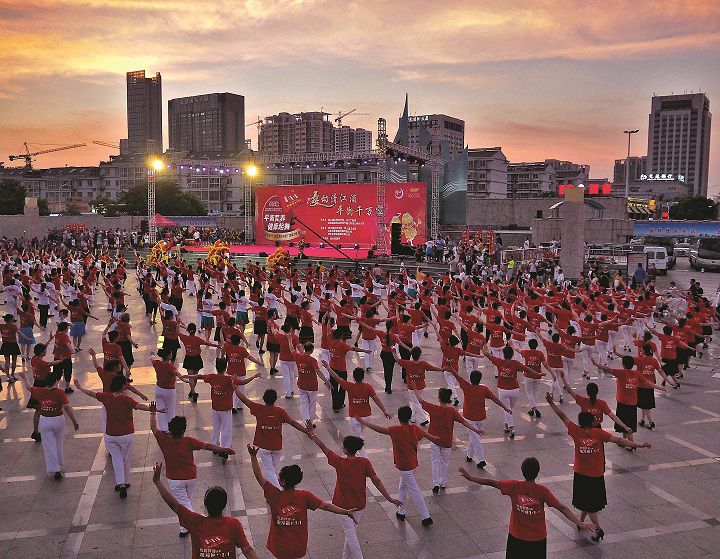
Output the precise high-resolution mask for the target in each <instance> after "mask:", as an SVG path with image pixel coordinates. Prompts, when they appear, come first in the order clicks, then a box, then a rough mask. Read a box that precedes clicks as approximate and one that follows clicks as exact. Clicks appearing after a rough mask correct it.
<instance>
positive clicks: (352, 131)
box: [332, 126, 372, 152]
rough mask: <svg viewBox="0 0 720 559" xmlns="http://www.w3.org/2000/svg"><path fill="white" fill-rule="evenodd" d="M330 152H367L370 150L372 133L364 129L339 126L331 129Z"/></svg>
mask: <svg viewBox="0 0 720 559" xmlns="http://www.w3.org/2000/svg"><path fill="white" fill-rule="evenodd" d="M332 137H333V143H332V150H333V151H334V152H339V151H369V150H371V149H372V132H370V130H365V129H364V128H350V127H349V126H341V127H340V128H333V131H332Z"/></svg>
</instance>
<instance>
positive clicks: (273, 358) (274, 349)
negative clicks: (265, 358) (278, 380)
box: [266, 309, 280, 375]
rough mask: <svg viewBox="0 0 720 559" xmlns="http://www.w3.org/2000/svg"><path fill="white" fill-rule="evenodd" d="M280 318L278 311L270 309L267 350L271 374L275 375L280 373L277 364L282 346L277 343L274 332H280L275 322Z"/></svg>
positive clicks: (268, 314) (267, 324)
mask: <svg viewBox="0 0 720 559" xmlns="http://www.w3.org/2000/svg"><path fill="white" fill-rule="evenodd" d="M277 318H278V313H277V310H276V309H269V310H268V313H267V322H266V327H267V350H268V353H269V354H270V374H271V375H274V374H275V373H277V372H278V369H277V366H276V365H277V362H278V358H279V357H280V344H279V343H278V342H277V339H276V338H275V334H274V332H275V331H277V330H279V328H278V327H277V325H276V324H275V321H276V320H277Z"/></svg>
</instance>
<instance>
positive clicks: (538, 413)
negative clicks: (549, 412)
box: [535, 409, 542, 417]
mask: <svg viewBox="0 0 720 559" xmlns="http://www.w3.org/2000/svg"><path fill="white" fill-rule="evenodd" d="M535 417H542V414H541V413H540V410H537V409H536V410H535Z"/></svg>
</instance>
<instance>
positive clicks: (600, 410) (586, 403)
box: [562, 376, 630, 432]
mask: <svg viewBox="0 0 720 559" xmlns="http://www.w3.org/2000/svg"><path fill="white" fill-rule="evenodd" d="M562 380H563V384H564V386H565V390H566V391H567V393H568V394H570V396H571V397H572V398H573V399H574V400H575V403H576V404H577V405H578V406H580V411H584V412H588V413H590V414H592V416H593V427H597V428H600V427H602V422H603V417H604V416H606V415H607V416H608V417H609V418H610V419H612V420H613V421H614V422H615V423H616V424H617V425H620V427H622V428H623V429H624V430H625V431H626V432H627V431H630V427H628V426H627V425H625V424H624V423H623V422H622V421H621V420H620V418H619V417H618V416H617V415H615V414H614V413H613V412H612V410H611V409H610V406H608V403H607V402H606V401H605V400H601V399H600V398H598V397H597V395H598V385H597V384H595V383H594V382H589V383H588V385H587V387H586V388H585V390H586V392H587V397H585V396H581V395H580V394H578V393H577V392H576V391H575V390H573V388H572V386H570V383H569V382H568V381H567V379H566V378H565V377H564V376H563V377H562Z"/></svg>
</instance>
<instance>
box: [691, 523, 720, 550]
mask: <svg viewBox="0 0 720 559" xmlns="http://www.w3.org/2000/svg"><path fill="white" fill-rule="evenodd" d="M683 537H684V538H685V539H686V540H689V541H690V542H692V543H693V544H695V545H697V546H699V547H700V548H701V549H704V550H705V551H707V552H709V553H714V554H715V556H716V557H717V556H720V526H708V527H707V528H700V529H699V530H693V531H692V532H686V533H684V534H683Z"/></svg>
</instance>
